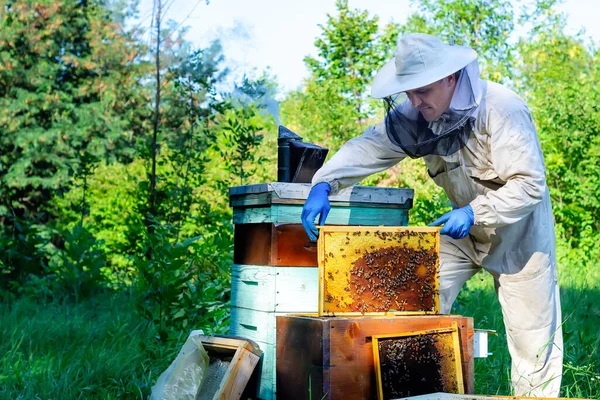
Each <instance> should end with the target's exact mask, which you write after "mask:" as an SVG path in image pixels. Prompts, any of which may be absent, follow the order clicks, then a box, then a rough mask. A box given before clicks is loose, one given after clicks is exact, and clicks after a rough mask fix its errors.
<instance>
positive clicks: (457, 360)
mask: <svg viewBox="0 0 600 400" xmlns="http://www.w3.org/2000/svg"><path fill="white" fill-rule="evenodd" d="M439 333H451V334H452V344H453V349H454V365H455V368H456V383H457V385H456V386H457V388H458V394H464V393H465V387H464V382H463V374H462V359H461V356H460V340H459V337H458V325H457V323H456V322H453V323H452V327H451V328H441V329H430V330H423V331H411V332H402V333H397V334H389V335H374V336H373V342H372V346H373V365H374V366H375V376H376V379H377V399H378V400H384V399H383V381H382V378H381V359H380V358H379V340H380V339H392V338H401V337H408V336H419V335H432V334H439Z"/></svg>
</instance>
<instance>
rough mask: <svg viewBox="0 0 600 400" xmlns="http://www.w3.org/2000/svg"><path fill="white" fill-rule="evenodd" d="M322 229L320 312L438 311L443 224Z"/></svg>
mask: <svg viewBox="0 0 600 400" xmlns="http://www.w3.org/2000/svg"><path fill="white" fill-rule="evenodd" d="M319 230H320V233H319V240H318V244H317V247H318V250H317V251H318V264H319V309H318V314H319V316H355V315H387V316H390V315H423V314H439V307H440V305H439V247H440V235H439V231H440V228H439V227H406V226H403V227H384V226H379V227H374V226H368V227H367V226H322V227H319Z"/></svg>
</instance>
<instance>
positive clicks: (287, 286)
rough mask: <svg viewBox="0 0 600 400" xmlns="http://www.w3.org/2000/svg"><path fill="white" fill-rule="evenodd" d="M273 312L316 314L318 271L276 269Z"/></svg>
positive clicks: (313, 269) (308, 269)
mask: <svg viewBox="0 0 600 400" xmlns="http://www.w3.org/2000/svg"><path fill="white" fill-rule="evenodd" d="M276 271H277V272H276V275H275V282H276V292H275V311H276V312H280V313H313V312H317V308H318V299H319V293H318V290H319V275H318V274H319V269H318V268H316V267H313V268H295V267H286V268H282V267H276Z"/></svg>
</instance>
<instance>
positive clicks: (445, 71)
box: [371, 46, 477, 99]
mask: <svg viewBox="0 0 600 400" xmlns="http://www.w3.org/2000/svg"><path fill="white" fill-rule="evenodd" d="M444 58H445V59H444V62H442V63H441V64H440V65H438V66H437V67H435V68H432V69H429V70H427V71H426V72H423V73H420V74H414V75H396V62H395V60H394V59H392V60H391V61H388V62H387V63H386V64H385V65H384V66H383V68H381V69H380V70H379V72H378V73H377V75H376V76H375V79H374V80H373V83H372V84H371V96H373V97H374V98H376V99H382V98H384V97H388V96H392V95H394V94H397V93H401V92H406V91H407V90H413V89H418V88H420V87H423V86H427V85H430V84H432V83H434V82H437V81H439V80H440V79H443V78H445V77H447V76H448V75H451V74H453V73H455V72H456V71H459V70H461V69H462V68H464V67H466V66H467V65H469V64H470V63H471V62H473V61H475V60H476V59H477V53H476V52H475V50H473V49H471V48H470V47H465V46H447V53H446V55H445V56H444Z"/></svg>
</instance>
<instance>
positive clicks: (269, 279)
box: [231, 264, 276, 311]
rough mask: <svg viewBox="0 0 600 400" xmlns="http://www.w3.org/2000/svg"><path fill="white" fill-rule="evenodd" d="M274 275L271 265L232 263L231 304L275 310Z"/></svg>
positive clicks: (260, 309) (261, 309)
mask: <svg viewBox="0 0 600 400" xmlns="http://www.w3.org/2000/svg"><path fill="white" fill-rule="evenodd" d="M275 276H276V270H275V269H274V268H271V267H263V266H255V265H238V264H234V265H233V266H232V268H231V305H232V306H233V307H243V308H250V309H254V310H259V311H275V292H276V285H275Z"/></svg>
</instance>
